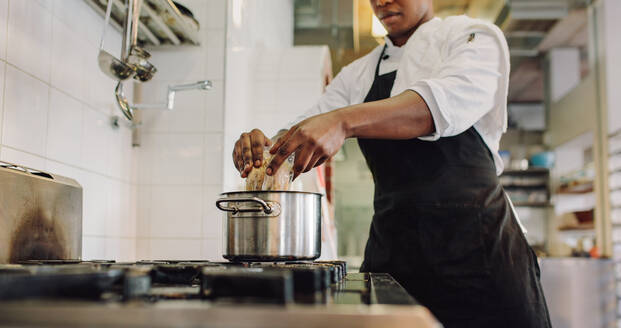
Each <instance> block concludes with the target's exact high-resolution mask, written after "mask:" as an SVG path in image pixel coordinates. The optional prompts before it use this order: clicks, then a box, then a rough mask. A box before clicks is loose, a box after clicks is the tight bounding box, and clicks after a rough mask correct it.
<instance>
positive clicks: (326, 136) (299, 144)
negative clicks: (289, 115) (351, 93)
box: [266, 111, 347, 179]
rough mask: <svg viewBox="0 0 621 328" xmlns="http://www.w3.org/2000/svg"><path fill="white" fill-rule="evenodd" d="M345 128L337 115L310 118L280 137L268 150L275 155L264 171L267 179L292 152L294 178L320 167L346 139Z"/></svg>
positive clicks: (329, 114)
mask: <svg viewBox="0 0 621 328" xmlns="http://www.w3.org/2000/svg"><path fill="white" fill-rule="evenodd" d="M346 137H347V136H346V131H345V125H344V123H343V120H342V119H341V117H340V115H339V113H338V111H333V112H328V113H325V114H321V115H317V116H313V117H310V118H308V119H306V120H304V121H302V122H300V123H298V124H296V125H294V126H293V127H292V128H291V129H289V131H287V132H286V133H285V134H284V135H282V136H281V137H280V138H278V140H277V141H276V143H274V146H272V148H271V149H270V153H271V154H275V155H274V156H273V157H272V160H271V161H270V164H269V166H268V167H267V170H266V173H267V175H272V174H274V172H276V171H278V168H279V167H280V165H281V164H282V163H283V162H284V161H285V160H286V159H287V157H289V155H290V154H291V153H293V152H295V163H293V173H294V174H293V178H294V179H295V178H297V177H298V176H299V175H300V174H301V173H302V172H308V171H310V170H311V169H312V168H313V167H316V166H319V165H321V164H323V162H325V161H326V160H328V159H329V158H331V157H332V156H334V154H336V152H337V151H338V150H339V149H340V148H341V146H342V145H343V142H345V138H346Z"/></svg>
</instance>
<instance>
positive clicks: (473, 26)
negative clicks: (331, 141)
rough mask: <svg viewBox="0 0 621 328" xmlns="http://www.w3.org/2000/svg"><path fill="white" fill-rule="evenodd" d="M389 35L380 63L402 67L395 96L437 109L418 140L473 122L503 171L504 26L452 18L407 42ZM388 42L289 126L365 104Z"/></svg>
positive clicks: (348, 71)
mask: <svg viewBox="0 0 621 328" xmlns="http://www.w3.org/2000/svg"><path fill="white" fill-rule="evenodd" d="M385 41H386V51H385V55H388V58H386V59H384V60H382V61H381V63H380V71H379V73H380V74H384V73H388V72H391V71H394V70H397V75H396V77H395V83H394V85H393V88H392V92H391V96H395V95H398V94H400V93H402V92H403V91H405V90H413V91H415V92H417V93H418V94H419V95H420V96H421V97H422V98H423V99H424V100H425V102H426V103H427V106H428V107H429V109H430V111H431V115H432V117H433V121H434V125H435V132H434V133H433V134H432V135H429V136H424V137H420V138H419V139H421V140H425V141H429V142H433V141H435V140H438V139H439V138H441V137H449V136H455V135H458V134H460V133H462V132H464V131H466V130H467V129H469V128H470V127H471V126H474V128H475V130H476V131H477V132H478V133H479V135H480V136H481V138H482V139H483V141H484V142H485V144H486V145H487V147H488V148H489V150H490V152H491V153H492V155H493V158H494V164H495V166H496V173H497V174H500V173H502V170H503V163H502V160H501V158H500V156H499V154H498V147H499V142H500V137H501V136H502V134H503V133H504V132H505V131H506V129H507V93H508V85H509V71H510V66H509V49H508V47H507V42H506V40H505V38H504V35H503V34H502V32H501V31H500V29H499V28H498V27H496V26H495V25H493V24H490V23H487V22H485V21H482V20H478V19H473V18H470V17H467V16H452V17H448V18H446V19H440V18H433V19H432V20H430V21H428V22H426V23H424V24H423V25H421V26H420V27H419V28H418V29H417V30H416V31H415V32H414V33H413V34H412V36H411V37H410V39H409V40H408V41H407V43H406V44H405V45H403V46H402V47H396V46H394V45H393V44H392V42H391V41H390V39H389V38H388V37H386V38H385ZM383 47H384V45H379V46H377V47H376V48H375V49H374V50H372V51H371V52H370V53H369V54H367V55H365V56H364V57H362V58H359V59H357V60H356V61H354V62H352V63H351V64H349V65H347V66H345V67H343V69H342V70H341V72H340V73H339V74H338V75H337V76H336V77H335V78H334V80H333V81H332V82H331V83H330V85H328V87H327V89H326V92H325V93H324V94H323V95H322V96H321V98H320V99H319V101H318V102H317V104H315V105H314V106H313V107H311V108H310V109H308V110H307V111H306V112H305V113H304V114H303V115H302V116H300V117H298V118H297V119H296V120H295V121H294V122H292V123H291V125H293V124H295V123H297V122H300V121H302V120H303V119H305V118H308V117H310V116H313V115H317V114H321V113H325V112H328V111H331V110H335V109H338V108H342V107H345V106H349V105H354V104H360V103H362V102H364V98H365V97H366V95H367V93H368V91H369V89H370V88H371V85H372V84H373V79H374V77H375V76H374V74H375V67H376V65H377V62H378V60H379V56H380V54H381V52H382V48H383ZM291 125H290V126H291Z"/></svg>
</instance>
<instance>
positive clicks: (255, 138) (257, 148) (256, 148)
mask: <svg viewBox="0 0 621 328" xmlns="http://www.w3.org/2000/svg"><path fill="white" fill-rule="evenodd" d="M254 131H255V130H253V132H254ZM256 131H258V133H256V132H254V133H251V134H250V143H251V146H252V162H253V164H254V167H261V162H263V144H264V142H265V136H264V135H263V133H262V132H261V131H259V130H256Z"/></svg>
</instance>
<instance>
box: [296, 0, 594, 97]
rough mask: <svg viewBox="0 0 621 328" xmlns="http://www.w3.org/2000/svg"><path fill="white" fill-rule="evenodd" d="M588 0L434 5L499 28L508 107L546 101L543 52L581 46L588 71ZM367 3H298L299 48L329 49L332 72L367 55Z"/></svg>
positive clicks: (458, 0)
mask: <svg viewBox="0 0 621 328" xmlns="http://www.w3.org/2000/svg"><path fill="white" fill-rule="evenodd" d="M589 1H590V0H434V10H435V13H436V15H437V16H439V17H446V16H450V15H461V14H467V15H468V16H471V17H476V18H481V19H483V20H486V21H489V22H493V23H495V24H497V25H498V26H500V27H501V29H502V30H503V32H504V33H505V36H506V37H507V42H508V44H509V49H510V52H511V67H512V73H511V79H510V87H509V102H543V101H544V97H545V92H544V73H543V66H544V64H545V53H546V52H547V51H549V50H550V49H553V48H557V47H579V48H581V49H583V53H584V54H585V56H584V57H585V59H584V64H583V74H586V73H587V72H588V65H587V63H586V62H587V60H586V48H587V44H588V28H587V13H586V9H585V8H586V6H587V3H588V2H589ZM372 14H373V13H372V10H371V6H370V4H369V1H368V0H295V22H296V23H295V25H296V30H295V43H296V44H300V45H301V44H326V41H328V42H327V43H328V45H329V46H330V49H331V50H332V63H333V65H334V71H335V72H338V71H339V70H340V68H341V67H342V66H344V65H346V64H348V63H350V62H351V61H353V60H355V59H356V58H359V57H360V56H362V55H364V54H366V53H367V52H369V51H370V50H371V49H373V48H374V47H375V46H377V44H378V42H381V41H380V40H378V39H376V38H374V37H373V36H372V35H371V26H372V23H371V22H372V20H371V18H372Z"/></svg>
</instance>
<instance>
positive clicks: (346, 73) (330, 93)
mask: <svg viewBox="0 0 621 328" xmlns="http://www.w3.org/2000/svg"><path fill="white" fill-rule="evenodd" d="M350 70H351V67H350V66H345V67H343V69H341V71H340V72H339V73H338V74H337V75H336V77H334V79H332V81H331V82H330V84H328V86H327V87H326V91H325V92H324V93H323V94H322V95H321V97H319V100H318V101H317V103H316V104H315V105H314V106H313V107H311V108H309V109H307V110H306V111H305V112H304V113H303V114H302V115H300V116H298V117H296V118H295V120H293V121H291V122H289V124H287V126H286V128H287V129H289V128H291V127H292V126H294V125H295V124H298V123H300V122H301V121H303V120H305V119H307V118H309V117H311V116H314V115H319V114H323V113H327V112H329V111H332V110H335V109H338V108H341V107H345V106H349V105H350V100H349V99H350V92H349V88H350V86H351V82H348V81H349V80H351V72H350Z"/></svg>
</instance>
